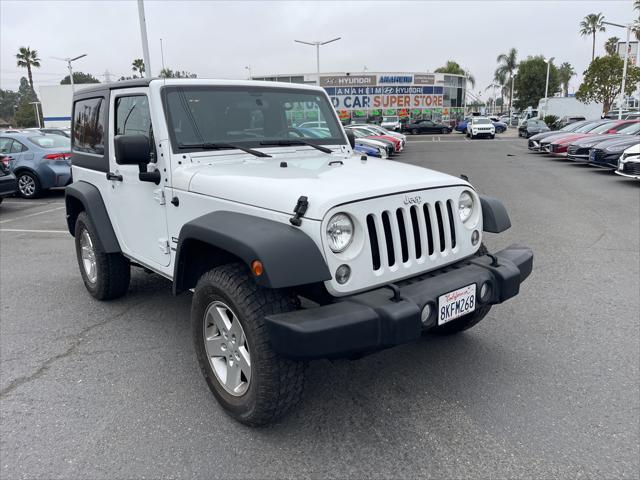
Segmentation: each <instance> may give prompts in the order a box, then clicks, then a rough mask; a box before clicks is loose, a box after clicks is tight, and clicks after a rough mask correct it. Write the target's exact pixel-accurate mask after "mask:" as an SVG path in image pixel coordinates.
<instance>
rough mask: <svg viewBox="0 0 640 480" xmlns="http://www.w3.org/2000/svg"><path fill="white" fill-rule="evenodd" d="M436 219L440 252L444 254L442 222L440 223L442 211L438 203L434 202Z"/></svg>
mask: <svg viewBox="0 0 640 480" xmlns="http://www.w3.org/2000/svg"><path fill="white" fill-rule="evenodd" d="M436 219H437V220H438V233H439V234H440V251H441V252H444V247H445V243H444V222H443V221H442V209H441V208H440V202H436Z"/></svg>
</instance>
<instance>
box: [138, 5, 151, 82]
mask: <svg viewBox="0 0 640 480" xmlns="http://www.w3.org/2000/svg"><path fill="white" fill-rule="evenodd" d="M138 18H139V19H140V37H141V38H142V58H143V60H144V76H145V77H147V78H150V77H151V60H150V59H149V42H148V41H147V21H146V20H145V18H144V0H138Z"/></svg>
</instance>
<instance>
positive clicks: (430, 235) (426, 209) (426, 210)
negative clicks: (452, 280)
mask: <svg viewBox="0 0 640 480" xmlns="http://www.w3.org/2000/svg"><path fill="white" fill-rule="evenodd" d="M422 210H423V211H424V219H425V223H426V224H427V240H428V241H429V255H433V250H434V247H433V230H432V229H431V215H430V214H429V206H428V205H427V204H426V203H425V204H424V206H423V207H422Z"/></svg>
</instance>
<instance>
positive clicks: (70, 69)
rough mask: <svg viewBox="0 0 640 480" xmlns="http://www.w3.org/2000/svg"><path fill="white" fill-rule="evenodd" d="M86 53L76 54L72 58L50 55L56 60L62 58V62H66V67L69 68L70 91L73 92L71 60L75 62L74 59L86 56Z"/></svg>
mask: <svg viewBox="0 0 640 480" xmlns="http://www.w3.org/2000/svg"><path fill="white" fill-rule="evenodd" d="M86 56H87V54H86V53H83V54H82V55H78V56H77V57H73V58H68V57H67V58H60V57H51V58H54V59H56V60H62V61H63V62H67V68H68V69H69V81H70V82H71V91H72V92H75V91H76V89H75V86H74V85H73V69H72V68H71V62H75V61H76V60H78V59H79V58H82V57H86Z"/></svg>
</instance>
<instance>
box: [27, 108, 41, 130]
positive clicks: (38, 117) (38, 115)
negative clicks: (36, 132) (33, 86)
mask: <svg viewBox="0 0 640 480" xmlns="http://www.w3.org/2000/svg"><path fill="white" fill-rule="evenodd" d="M29 105H33V109H34V110H35V112H36V118H37V119H38V128H42V125H41V124H40V112H39V111H38V105H40V102H29Z"/></svg>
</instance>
